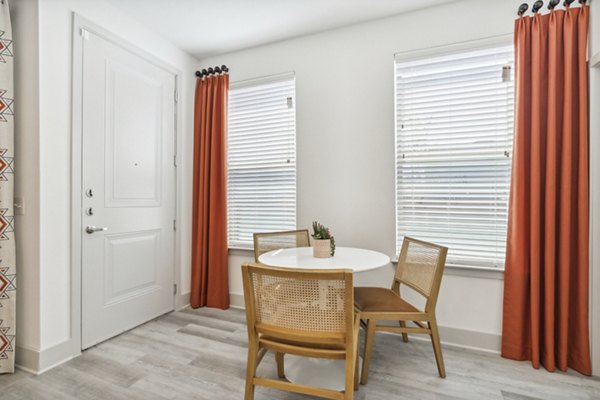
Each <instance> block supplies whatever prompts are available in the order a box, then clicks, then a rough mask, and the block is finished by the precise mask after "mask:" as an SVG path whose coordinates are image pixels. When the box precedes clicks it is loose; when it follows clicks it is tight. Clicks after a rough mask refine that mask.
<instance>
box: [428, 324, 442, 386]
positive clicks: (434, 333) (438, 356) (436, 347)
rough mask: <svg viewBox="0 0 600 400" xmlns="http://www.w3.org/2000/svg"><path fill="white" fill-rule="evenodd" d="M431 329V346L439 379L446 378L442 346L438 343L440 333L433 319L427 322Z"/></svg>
mask: <svg viewBox="0 0 600 400" xmlns="http://www.w3.org/2000/svg"><path fill="white" fill-rule="evenodd" d="M429 329H431V344H432V345H433V353H434V354H435V362H436V363H437V367H438V372H439V374H440V377H442V378H445V377H446V367H445V366H444V357H443V356H442V345H441V343H440V332H439V330H438V326H437V321H436V320H435V318H434V319H433V320H431V321H430V322H429Z"/></svg>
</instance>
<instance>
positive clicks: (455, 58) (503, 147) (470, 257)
mask: <svg viewBox="0 0 600 400" xmlns="http://www.w3.org/2000/svg"><path fill="white" fill-rule="evenodd" d="M513 58H514V56H513V47H512V46H496V47H493V48H486V49H479V50H470V51H463V52H460V53H453V54H445V55H440V56H434V57H429V58H421V59H413V60H408V61H403V60H401V59H399V58H397V59H396V232H397V235H396V245H397V249H400V246H401V243H402V239H403V237H404V236H405V235H406V236H412V237H415V238H419V239H423V240H426V241H431V242H435V243H438V244H442V245H445V246H448V249H449V250H448V261H447V265H457V266H468V267H487V268H503V267H504V257H505V249H506V228H507V226H506V225H507V203H508V194H509V187H510V172H511V158H510V156H511V150H512V140H513V113H514V111H513V108H514V79H513V76H512V71H513V69H514V68H513Z"/></svg>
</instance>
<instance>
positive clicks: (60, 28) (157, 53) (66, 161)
mask: <svg viewBox="0 0 600 400" xmlns="http://www.w3.org/2000/svg"><path fill="white" fill-rule="evenodd" d="M36 7H37V0H16V6H15V10H16V12H15V16H16V19H15V24H16V25H17V26H16V32H18V35H19V36H17V38H25V37H27V38H28V39H29V43H30V45H31V47H30V48H28V50H29V51H28V52H27V54H25V53H24V54H23V55H22V58H20V59H19V58H18V60H19V61H18V62H19V65H20V66H24V65H25V64H26V63H29V62H30V63H31V65H29V64H27V67H26V68H25V67H24V68H23V70H21V71H20V72H19V74H17V90H18V92H17V98H21V99H22V100H21V101H22V102H24V101H28V104H27V106H28V107H29V108H31V111H32V112H31V113H30V114H28V115H27V120H25V119H24V117H22V118H21V124H20V127H19V129H20V131H19V132H23V131H27V134H26V135H23V136H22V137H21V138H20V139H18V140H20V141H18V142H17V145H18V146H19V148H18V151H19V153H18V155H19V156H20V157H22V161H21V162H22V163H25V162H26V163H27V166H23V167H22V168H23V175H21V177H20V180H19V184H18V186H17V193H21V194H22V195H23V196H24V197H25V203H26V204H25V208H26V215H25V216H24V217H21V218H20V219H19V220H18V222H17V223H18V224H19V228H21V229H22V230H21V231H20V237H19V239H21V241H20V246H19V255H20V258H19V274H20V275H19V295H20V297H19V310H20V311H19V316H20V324H21V326H23V324H25V323H27V324H28V325H26V327H25V326H24V327H23V328H22V329H19V336H18V339H17V340H18V343H19V346H20V347H21V346H25V349H30V350H37V351H39V352H40V354H42V353H44V352H45V351H48V352H49V354H52V355H53V356H52V357H49V358H46V359H48V360H49V359H50V358H52V359H55V360H57V361H60V360H61V359H64V356H65V354H64V349H77V346H78V345H77V344H72V343H69V342H70V341H71V336H72V332H71V318H72V315H71V281H70V276H71V262H70V255H71V249H70V240H71V237H70V233H71V232H70V219H71V208H70V207H71V204H70V199H71V118H72V116H71V70H72V29H73V28H72V27H73V24H72V21H73V12H75V13H77V14H79V15H81V16H83V17H84V18H86V19H88V20H90V21H92V22H94V23H95V24H97V25H99V26H101V27H103V28H105V29H106V30H107V31H109V32H111V33H112V34H113V35H116V36H119V37H121V38H123V39H124V40H125V41H127V42H129V43H131V44H133V45H134V46H136V47H139V48H140V49H142V50H144V51H146V52H148V53H150V54H152V55H153V56H154V57H157V58H159V59H162V60H164V62H166V63H167V64H169V65H172V66H173V67H174V68H176V69H178V70H180V71H181V73H182V75H181V79H182V82H181V88H182V92H181V93H180V96H179V98H180V112H181V114H182V115H181V118H180V122H181V124H180V125H179V138H180V139H179V149H180V153H179V165H180V169H179V178H180V184H179V185H178V186H179V191H180V193H179V199H180V201H179V204H178V207H179V210H180V216H179V219H180V220H184V221H185V220H190V219H191V205H190V203H191V188H190V186H191V181H192V178H191V175H192V168H191V165H192V134H191V131H192V123H193V118H192V113H193V94H194V85H195V77H194V68H195V67H196V63H197V60H196V59H194V58H193V57H191V56H189V55H188V54H187V53H185V52H183V51H181V50H179V49H178V48H176V47H175V46H173V45H172V44H170V43H169V42H167V41H166V40H165V39H163V38H161V37H159V36H157V35H156V34H155V33H154V32H153V31H152V30H151V29H150V28H149V27H145V26H142V25H141V24H140V23H138V22H136V21H135V20H134V19H133V18H131V17H129V16H127V15H125V14H124V13H123V12H121V11H120V10H118V9H116V8H115V7H113V6H111V5H109V4H108V3H106V2H104V1H102V0H39V27H38V26H37V23H36V21H35V18H34V17H33V16H31V15H27V17H28V18H27V20H26V21H25V17H24V16H21V17H20V16H19V15H20V14H24V13H25V12H28V13H29V14H35V11H36ZM21 10H22V11H21ZM38 29H39V32H37V30H38ZM28 31H30V32H28ZM29 36H31V37H29ZM36 40H39V46H37V45H36V43H35V41H36ZM15 47H16V46H15ZM37 52H39V68H38V66H37V63H36V61H37V60H36V57H35V56H36V55H37V54H36V53H37ZM19 57H21V56H19ZM38 73H39V93H36V88H35V87H34V86H35V85H36V84H37V83H38ZM19 76H20V78H19ZM25 76H26V78H25ZM29 79H30V80H31V81H30V82H28V81H27V80H29ZM36 95H38V96H39V99H37V98H36ZM29 101H31V103H29ZM38 105H39V120H37V107H38ZM29 136H30V137H31V142H30V141H29V140H28V141H27V142H26V143H25V142H24V140H25V139H29ZM18 137H19V136H18ZM38 143H39V144H38ZM38 151H39V160H38V157H37V155H38ZM184 182H185V183H186V185H185V186H184V185H182V184H181V183H184ZM38 193H39V194H38ZM38 196H39V198H38ZM29 221H31V222H29ZM22 227H25V228H22ZM26 234H27V235H31V236H30V237H27V238H25V237H24V235H26ZM180 234H181V235H182V236H183V238H184V239H183V240H182V241H181V247H180V249H179V253H178V259H179V261H180V265H181V266H182V267H181V272H180V274H179V275H180V276H181V280H182V282H183V285H184V286H187V287H189V280H190V279H189V275H190V272H189V269H190V252H191V247H190V240H189V238H190V236H191V235H190V233H189V227H187V226H184V227H183V231H182V232H180ZM38 241H39V246H38ZM38 249H39V250H38ZM36 285H39V290H38V289H37V288H36ZM38 293H39V298H38ZM21 300H23V301H21ZM30 323H31V325H29V324H30ZM59 350H60V351H59ZM25 358H26V359H27V360H29V359H30V358H29V357H25ZM37 358H38V361H39V360H41V359H42V357H40V356H38V357H37ZM38 364H43V363H42V362H41V361H39V363H38ZM30 367H31V368H33V369H35V368H36V366H30Z"/></svg>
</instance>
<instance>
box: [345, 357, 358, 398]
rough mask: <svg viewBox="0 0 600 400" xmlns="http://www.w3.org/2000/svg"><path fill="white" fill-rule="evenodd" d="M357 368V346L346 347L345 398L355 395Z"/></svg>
mask: <svg viewBox="0 0 600 400" xmlns="http://www.w3.org/2000/svg"><path fill="white" fill-rule="evenodd" d="M355 369H356V347H355V346H352V347H351V348H349V349H348V348H346V380H345V384H344V400H352V399H353V397H354V370H355Z"/></svg>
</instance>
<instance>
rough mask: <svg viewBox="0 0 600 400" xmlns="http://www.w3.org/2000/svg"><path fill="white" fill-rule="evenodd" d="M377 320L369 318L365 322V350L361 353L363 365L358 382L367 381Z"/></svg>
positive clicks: (363, 382)
mask: <svg viewBox="0 0 600 400" xmlns="http://www.w3.org/2000/svg"><path fill="white" fill-rule="evenodd" d="M376 326H377V321H375V320H372V319H369V320H368V322H367V330H366V332H365V351H364V353H363V354H364V355H363V365H362V371H361V374H360V383H362V384H363V385H366V384H367V382H368V381H369V367H370V365H371V353H372V352H373V342H374V340H375V327H376Z"/></svg>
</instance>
